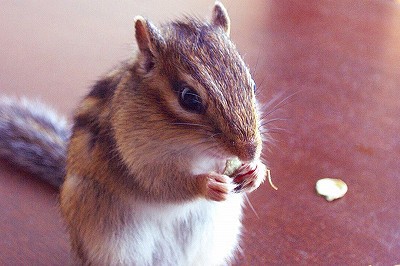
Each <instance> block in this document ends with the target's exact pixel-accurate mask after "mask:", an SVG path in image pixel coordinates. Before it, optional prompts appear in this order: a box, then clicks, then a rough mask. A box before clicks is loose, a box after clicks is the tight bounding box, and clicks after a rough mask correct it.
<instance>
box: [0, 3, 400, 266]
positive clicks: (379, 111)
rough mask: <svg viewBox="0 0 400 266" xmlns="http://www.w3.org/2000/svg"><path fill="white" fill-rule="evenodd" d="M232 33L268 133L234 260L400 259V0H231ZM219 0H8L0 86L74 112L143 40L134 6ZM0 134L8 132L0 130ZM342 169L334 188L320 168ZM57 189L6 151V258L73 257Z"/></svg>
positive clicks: (168, 9) (1, 169) (187, 9)
mask: <svg viewBox="0 0 400 266" xmlns="http://www.w3.org/2000/svg"><path fill="white" fill-rule="evenodd" d="M223 3H224V5H225V6H226V8H227V9H228V12H229V15H230V17H231V21H232V25H231V26H232V27H231V30H232V32H231V33H232V34H231V37H232V39H233V41H234V42H235V43H236V45H237V47H238V49H239V51H240V52H241V53H242V55H243V57H244V59H245V61H246V62H247V64H248V65H249V67H250V68H251V70H252V73H253V76H254V78H255V80H256V83H257V84H258V97H259V100H260V102H261V103H262V105H263V106H266V111H267V112H268V111H271V110H274V109H277V110H276V111H274V112H272V113H271V114H270V115H268V116H267V117H266V118H265V119H266V120H267V121H270V122H269V124H268V128H269V130H270V131H271V135H272V136H273V138H274V141H273V142H268V143H266V144H265V149H264V153H263V157H264V158H265V160H266V161H267V162H268V165H269V168H270V169H271V173H272V178H273V182H274V184H275V185H276V186H277V187H278V188H279V189H278V190H277V191H275V190H273V189H272V188H271V187H270V186H269V185H268V184H265V185H263V186H262V187H260V188H259V189H258V190H257V191H256V192H254V193H252V194H251V195H249V198H250V202H251V203H252V205H253V207H254V210H252V209H251V208H247V209H246V213H245V218H244V223H245V231H244V234H243V243H242V249H241V251H240V252H239V253H238V256H237V260H236V262H235V263H236V265H280V264H289V265H290V264H323V265H333V264H335V265H338V264H343V265H354V264H356V265H360V264H361V265H394V264H396V263H400V222H399V221H400V211H399V205H400V200H399V196H398V195H399V190H400V163H399V161H400V136H399V132H400V5H399V3H398V1H397V2H396V1H388V0H364V1H359V0H353V1H350V0H320V1H315V0H306V1H296V0H260V1H257V0H251V1H239V0H230V1H224V2H223ZM212 6H213V1H198V0H196V1H194V0H186V1H179V0H173V1H134V0H131V1H118V2H116V1H96V3H94V2H93V1H47V0H41V1H0V10H1V15H0V25H2V26H1V27H0V62H1V63H0V94H1V95H8V96H18V97H21V96H25V97H27V98H32V99H40V100H42V101H43V102H45V103H47V104H49V105H50V106H52V107H53V108H54V109H55V110H57V111H58V112H59V113H61V114H63V115H64V116H66V117H67V118H71V114H72V112H73V110H74V108H75V107H76V106H77V104H78V103H79V101H80V99H82V97H83V96H84V95H85V94H86V93H87V92H88V91H89V89H90V86H91V85H92V84H93V83H94V82H95V81H96V79H97V78H98V77H100V76H101V75H103V74H105V73H107V71H108V70H110V69H111V68H113V67H114V66H116V65H118V62H120V61H122V60H124V59H126V58H127V57H131V56H133V55H134V53H135V49H136V46H135V41H134V31H133V18H134V16H135V15H139V14H140V15H142V16H145V17H147V18H149V19H150V20H152V21H153V22H154V23H156V24H158V23H162V22H165V21H168V20H171V19H174V18H177V17H182V15H184V14H189V15H196V16H198V17H204V18H209V17H210V14H211V9H212ZM0 137H1V136H0ZM324 177H333V178H341V179H342V180H344V181H345V182H346V183H347V184H348V186H349V191H348V193H347V194H346V195H345V196H344V197H343V198H342V199H339V200H336V201H333V202H329V203H328V202H327V201H325V199H324V198H322V197H320V196H318V195H317V194H316V193H315V182H316V181H317V180H318V179H320V178H324ZM71 263H72V261H71V257H70V253H69V247H68V242H67V235H66V233H65V229H64V227H63V224H62V222H61V219H60V216H59V212H58V209H57V191H55V190H54V189H53V188H51V187H50V186H47V185H46V184H44V183H42V182H40V181H38V180H37V179H36V178H34V177H32V176H30V175H29V174H26V173H23V172H21V171H20V170H19V169H14V168H13V167H11V166H10V165H8V164H7V162H6V161H4V160H3V161H1V164H0V264H1V265H66V264H71Z"/></svg>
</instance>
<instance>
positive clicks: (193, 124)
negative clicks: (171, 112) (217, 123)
mask: <svg viewBox="0 0 400 266" xmlns="http://www.w3.org/2000/svg"><path fill="white" fill-rule="evenodd" d="M171 125H178V126H194V127H202V128H209V127H208V126H206V125H202V124H195V123H184V122H179V123H171Z"/></svg>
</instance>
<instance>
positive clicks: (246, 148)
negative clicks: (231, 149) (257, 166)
mask: <svg viewBox="0 0 400 266" xmlns="http://www.w3.org/2000/svg"><path fill="white" fill-rule="evenodd" d="M238 149H239V154H238V157H239V159H240V160H241V161H242V162H251V161H254V160H255V159H256V158H257V157H259V156H260V152H261V147H260V144H259V143H258V142H257V141H250V142H245V143H243V144H242V145H240V147H238Z"/></svg>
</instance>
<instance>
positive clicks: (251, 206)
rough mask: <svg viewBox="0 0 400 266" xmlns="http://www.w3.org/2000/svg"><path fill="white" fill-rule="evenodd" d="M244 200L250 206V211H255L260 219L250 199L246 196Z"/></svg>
mask: <svg viewBox="0 0 400 266" xmlns="http://www.w3.org/2000/svg"><path fill="white" fill-rule="evenodd" d="M244 198H245V199H246V202H247V204H248V205H249V207H250V209H251V210H252V211H253V213H254V214H255V215H256V217H257V219H260V216H258V214H257V212H256V210H255V209H254V207H253V204H251V202H250V199H249V197H248V196H247V194H244Z"/></svg>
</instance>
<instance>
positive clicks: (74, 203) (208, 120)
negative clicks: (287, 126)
mask: <svg viewBox="0 0 400 266" xmlns="http://www.w3.org/2000/svg"><path fill="white" fill-rule="evenodd" d="M134 25H135V37H136V42H137V46H138V50H137V54H136V56H135V57H134V58H133V59H130V60H128V61H126V62H124V63H122V64H121V65H120V66H119V67H118V68H117V69H115V70H113V71H111V72H110V73H109V74H108V75H106V76H104V77H103V78H101V79H100V80H98V81H97V83H95V85H94V86H93V87H92V89H91V91H90V92H89V93H88V95H87V96H86V97H85V98H84V99H83V100H82V102H81V103H80V105H79V107H78V108H77V110H76V111H75V113H74V118H73V125H72V126H68V125H67V124H66V122H65V120H63V119H60V118H58V117H57V115H56V114H55V113H54V112H52V111H51V110H48V109H47V108H46V107H45V106H42V105H39V104H36V103H32V102H29V101H26V100H23V101H16V100H11V99H3V100H2V101H1V102H0V135H1V138H0V156H2V157H7V158H8V160H10V161H11V162H12V163H14V164H15V165H17V166H19V167H22V168H24V169H26V170H27V171H30V172H31V173H33V174H36V175H38V176H40V177H42V178H43V179H45V180H47V181H48V182H50V183H51V184H53V185H54V186H56V187H60V207H61V212H62V216H63V218H64V220H65V224H66V226H67V230H68V233H69V237H70V241H71V249H72V252H73V253H74V255H75V257H76V259H77V262H78V263H80V264H82V265H225V264H229V263H230V262H232V260H233V259H234V257H235V254H236V252H237V250H238V246H239V241H240V235H241V230H242V222H241V220H242V207H243V205H244V202H243V199H244V197H245V194H246V193H248V192H251V191H253V190H255V189H256V188H258V186H259V185H260V184H261V183H262V182H263V181H264V180H265V177H266V175H267V171H268V170H267V168H266V166H265V164H264V163H263V162H262V161H261V159H260V158H261V157H260V156H261V151H262V141H263V138H262V135H261V133H260V132H261V128H262V124H261V122H260V120H261V118H260V111H259V109H260V108H259V105H258V102H257V100H256V97H255V86H256V85H255V82H254V81H253V79H252V76H251V74H250V72H249V69H248V67H247V66H246V64H245V63H244V61H243V59H242V58H241V56H240V55H239V53H238V51H237V49H236V47H235V45H234V44H233V43H232V41H231V40H230V27H231V26H230V18H229V16H228V13H227V10H226V9H225V7H224V6H223V5H222V3H220V2H216V3H215V5H214V7H213V10H212V16H211V19H210V20H207V21H202V20H199V19H197V18H192V17H185V18H184V19H181V20H175V21H172V22H169V23H166V24H163V25H161V26H159V27H157V26H155V25H154V24H153V23H152V22H150V21H149V20H148V19H145V18H143V17H141V16H137V17H135V22H134ZM232 158H237V159H238V160H240V162H241V165H240V166H239V169H236V170H235V173H236V174H233V175H230V176H227V175H226V174H224V168H225V167H226V162H227V161H228V160H230V159H232ZM239 173H240V174H239ZM235 176H236V177H237V178H235Z"/></svg>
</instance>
